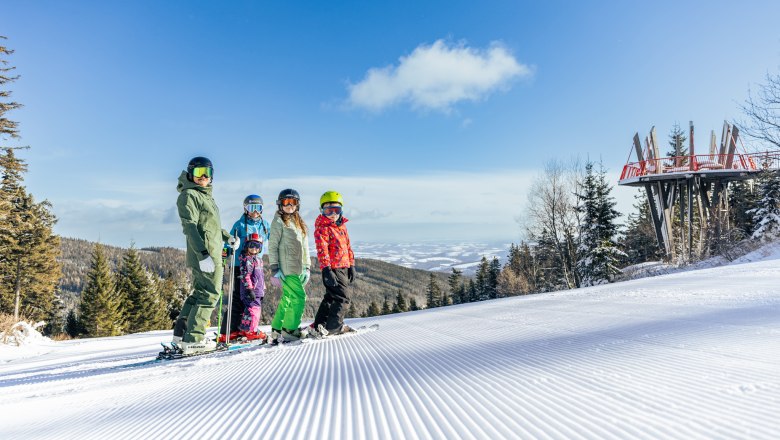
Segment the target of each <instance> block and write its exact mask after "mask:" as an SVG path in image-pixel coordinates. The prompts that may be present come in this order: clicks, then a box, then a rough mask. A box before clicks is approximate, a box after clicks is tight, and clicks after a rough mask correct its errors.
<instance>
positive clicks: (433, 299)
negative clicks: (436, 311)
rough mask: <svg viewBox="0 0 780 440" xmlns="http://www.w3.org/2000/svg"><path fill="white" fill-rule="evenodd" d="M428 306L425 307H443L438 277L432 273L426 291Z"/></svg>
mask: <svg viewBox="0 0 780 440" xmlns="http://www.w3.org/2000/svg"><path fill="white" fill-rule="evenodd" d="M425 293H426V297H425V298H426V300H427V301H426V304H425V307H426V308H428V309H432V308H434V307H439V306H440V305H441V287H440V286H439V282H438V281H436V276H435V275H434V274H433V272H431V273H430V274H429V279H428V287H427V288H426V289H425Z"/></svg>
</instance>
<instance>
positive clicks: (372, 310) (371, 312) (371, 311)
mask: <svg viewBox="0 0 780 440" xmlns="http://www.w3.org/2000/svg"><path fill="white" fill-rule="evenodd" d="M379 314H380V310H379V306H378V305H376V302H375V301H371V304H369V305H368V309H366V317H370V316H379Z"/></svg>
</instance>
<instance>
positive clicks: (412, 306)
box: [409, 297, 420, 312]
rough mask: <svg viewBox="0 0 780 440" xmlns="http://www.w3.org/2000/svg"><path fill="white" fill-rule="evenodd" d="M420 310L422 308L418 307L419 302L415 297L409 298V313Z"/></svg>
mask: <svg viewBox="0 0 780 440" xmlns="http://www.w3.org/2000/svg"><path fill="white" fill-rule="evenodd" d="M416 310H420V306H418V305H417V300H416V299H414V297H411V298H409V311H410V312H414V311H416Z"/></svg>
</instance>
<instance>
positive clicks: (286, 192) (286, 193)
mask: <svg viewBox="0 0 780 440" xmlns="http://www.w3.org/2000/svg"><path fill="white" fill-rule="evenodd" d="M284 199H295V200H297V201H298V202H300V201H301V195H300V194H298V191H296V190H294V189H291V188H287V189H283V190H282V191H281V192H280V193H279V197H277V198H276V205H277V206H279V207H280V208H281V203H282V200H284Z"/></svg>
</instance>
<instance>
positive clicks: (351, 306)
mask: <svg viewBox="0 0 780 440" xmlns="http://www.w3.org/2000/svg"><path fill="white" fill-rule="evenodd" d="M347 317H348V318H357V317H358V314H357V310H355V303H354V302H352V301H350V303H349V308H348V309H347Z"/></svg>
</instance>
